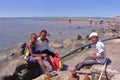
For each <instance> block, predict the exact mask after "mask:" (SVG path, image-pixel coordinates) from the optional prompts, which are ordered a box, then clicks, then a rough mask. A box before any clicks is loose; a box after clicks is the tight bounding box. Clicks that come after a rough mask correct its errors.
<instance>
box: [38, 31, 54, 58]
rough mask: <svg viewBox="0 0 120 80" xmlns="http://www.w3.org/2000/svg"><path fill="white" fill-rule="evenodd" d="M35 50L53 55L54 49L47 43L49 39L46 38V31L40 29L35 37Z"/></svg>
mask: <svg viewBox="0 0 120 80" xmlns="http://www.w3.org/2000/svg"><path fill="white" fill-rule="evenodd" d="M36 51H37V52H39V53H41V54H42V53H46V54H47V55H49V56H52V57H55V51H54V49H53V48H52V47H50V45H49V40H48V38H47V31H46V30H41V31H40V34H39V36H38V38H37V43H36Z"/></svg>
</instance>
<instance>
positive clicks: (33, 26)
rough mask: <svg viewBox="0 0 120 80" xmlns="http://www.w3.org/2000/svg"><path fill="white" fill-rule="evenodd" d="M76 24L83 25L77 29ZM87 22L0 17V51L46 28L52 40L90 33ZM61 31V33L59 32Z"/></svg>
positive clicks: (6, 50)
mask: <svg viewBox="0 0 120 80" xmlns="http://www.w3.org/2000/svg"><path fill="white" fill-rule="evenodd" d="M78 26H83V28H82V29H78V28H77V27H78ZM95 28H97V27H94V26H92V27H90V25H89V24H86V23H84V22H79V21H73V22H72V23H69V22H68V21H57V20H51V19H48V18H45V19H44V18H0V53H5V52H8V51H10V50H11V49H13V48H15V47H16V46H17V44H18V43H20V42H28V41H29V35H30V34H31V33H33V32H34V33H37V34H38V33H39V32H40V30H41V29H46V30H47V31H48V33H49V34H50V37H49V39H50V40H51V41H52V40H53V41H55V40H62V39H66V38H73V37H74V36H76V35H78V34H80V35H83V34H86V33H90V30H92V29H95ZM59 33H62V34H59Z"/></svg>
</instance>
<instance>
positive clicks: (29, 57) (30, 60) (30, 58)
mask: <svg viewBox="0 0 120 80" xmlns="http://www.w3.org/2000/svg"><path fill="white" fill-rule="evenodd" d="M26 61H27V62H36V59H35V57H33V56H28V57H27V58H26Z"/></svg>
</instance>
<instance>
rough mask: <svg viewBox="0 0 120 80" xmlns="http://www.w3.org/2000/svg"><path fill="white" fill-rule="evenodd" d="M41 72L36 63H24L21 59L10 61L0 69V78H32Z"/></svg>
mask: <svg viewBox="0 0 120 80" xmlns="http://www.w3.org/2000/svg"><path fill="white" fill-rule="evenodd" d="M41 74H42V69H41V67H40V66H39V64H38V63H26V62H25V61H24V60H23V59H17V60H14V61H11V62H10V64H9V65H8V66H7V67H6V68H4V69H2V70H1V72H0V80H1V79H2V80H32V79H33V78H36V77H38V76H39V75H41Z"/></svg>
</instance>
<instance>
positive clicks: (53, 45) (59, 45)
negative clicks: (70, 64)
mask: <svg viewBox="0 0 120 80" xmlns="http://www.w3.org/2000/svg"><path fill="white" fill-rule="evenodd" d="M51 46H52V47H53V48H62V47H63V46H62V45H61V44H58V43H53V44H52V45H51Z"/></svg>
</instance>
